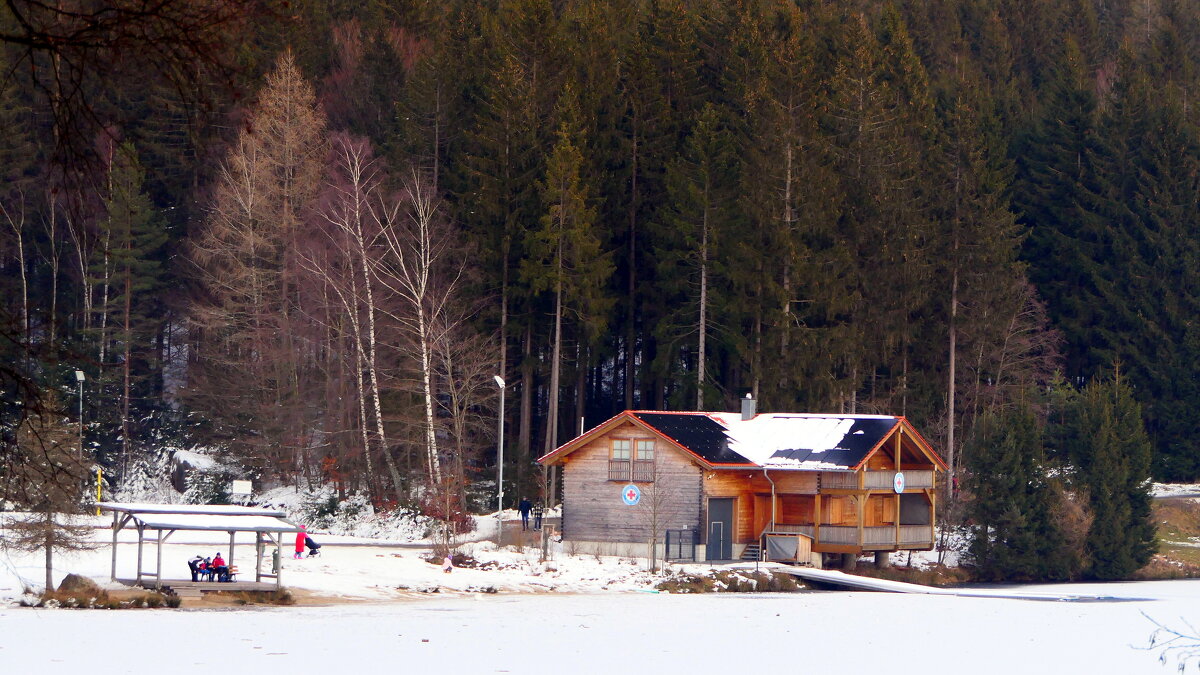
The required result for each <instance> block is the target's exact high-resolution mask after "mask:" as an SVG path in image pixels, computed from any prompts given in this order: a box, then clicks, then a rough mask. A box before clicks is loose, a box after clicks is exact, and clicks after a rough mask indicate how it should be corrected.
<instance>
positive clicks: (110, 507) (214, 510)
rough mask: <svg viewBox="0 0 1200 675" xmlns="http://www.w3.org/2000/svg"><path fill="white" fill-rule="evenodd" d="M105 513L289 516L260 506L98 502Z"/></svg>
mask: <svg viewBox="0 0 1200 675" xmlns="http://www.w3.org/2000/svg"><path fill="white" fill-rule="evenodd" d="M96 506H98V507H99V508H101V509H103V510H105V511H121V512H123V513H182V514H192V515H210V516H275V517H277V518H282V517H283V516H285V515H287V514H285V513H284V512H283V511H280V510H279V509H264V508H262V507H260V506H237V505H226V504H148V503H139V502H97V503H96Z"/></svg>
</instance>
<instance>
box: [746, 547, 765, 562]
mask: <svg viewBox="0 0 1200 675" xmlns="http://www.w3.org/2000/svg"><path fill="white" fill-rule="evenodd" d="M761 559H762V546H761V545H760V544H759V543H758V542H755V543H753V544H747V545H746V549H745V550H744V551H742V557H741V560H742V561H743V562H755V561H757V560H761Z"/></svg>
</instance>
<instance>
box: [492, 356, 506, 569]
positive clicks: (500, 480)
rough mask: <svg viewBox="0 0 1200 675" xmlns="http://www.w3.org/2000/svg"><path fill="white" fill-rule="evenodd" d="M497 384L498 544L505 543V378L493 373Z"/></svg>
mask: <svg viewBox="0 0 1200 675" xmlns="http://www.w3.org/2000/svg"><path fill="white" fill-rule="evenodd" d="M492 379H494V380H495V381H496V386H497V387H500V435H499V449H498V450H497V451H496V471H497V472H498V477H497V478H496V545H497V546H503V545H504V516H503V515H502V514H503V512H504V378H503V377H500V376H499V375H493V376H492Z"/></svg>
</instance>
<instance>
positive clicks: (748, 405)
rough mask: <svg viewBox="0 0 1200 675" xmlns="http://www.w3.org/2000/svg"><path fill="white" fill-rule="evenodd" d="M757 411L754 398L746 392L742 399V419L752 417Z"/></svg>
mask: <svg viewBox="0 0 1200 675" xmlns="http://www.w3.org/2000/svg"><path fill="white" fill-rule="evenodd" d="M757 412H758V402H757V401H755V400H754V398H753V397H751V396H750V394H748V393H747V394H746V398H744V399H742V421H743V422H745V421H747V420H752V419H754V415H755V414H756V413H757Z"/></svg>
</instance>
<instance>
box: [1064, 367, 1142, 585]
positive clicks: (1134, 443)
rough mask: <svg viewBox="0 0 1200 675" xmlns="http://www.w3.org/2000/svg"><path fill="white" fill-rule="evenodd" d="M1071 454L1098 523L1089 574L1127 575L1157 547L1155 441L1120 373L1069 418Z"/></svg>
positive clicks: (1088, 391)
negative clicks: (1152, 458) (1153, 481)
mask: <svg viewBox="0 0 1200 675" xmlns="http://www.w3.org/2000/svg"><path fill="white" fill-rule="evenodd" d="M1068 424H1069V426H1068V429H1067V455H1068V457H1069V458H1070V460H1071V462H1072V464H1073V465H1074V468H1075V483H1076V485H1077V487H1079V488H1082V489H1083V490H1085V491H1086V493H1087V495H1088V498H1089V504H1090V507H1091V515H1092V525H1091V527H1090V528H1089V529H1088V534H1087V555H1088V566H1087V574H1088V576H1091V577H1093V578H1096V579H1123V578H1127V577H1128V576H1129V575H1130V574H1132V573H1133V572H1135V571H1137V570H1138V569H1139V568H1141V567H1142V566H1143V565H1145V564H1146V563H1147V562H1149V560H1150V556H1151V555H1153V553H1154V551H1155V548H1156V543H1155V542H1156V539H1155V528H1154V521H1153V520H1152V519H1151V512H1150V456H1151V447H1150V440H1149V438H1148V437H1147V436H1146V431H1145V428H1144V426H1143V424H1142V410H1141V406H1140V405H1138V403H1137V401H1136V400H1134V398H1133V391H1132V390H1131V389H1130V387H1129V385H1128V384H1126V383H1125V382H1124V381H1122V378H1121V377H1120V375H1119V373H1118V375H1117V376H1114V377H1112V378H1109V379H1101V380H1093V381H1092V382H1091V383H1089V384H1088V386H1087V387H1085V388H1084V389H1083V391H1081V392H1080V394H1079V397H1078V399H1077V400H1076V402H1075V406H1074V410H1073V414H1072V415H1071V416H1070V418H1069V421H1068Z"/></svg>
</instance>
